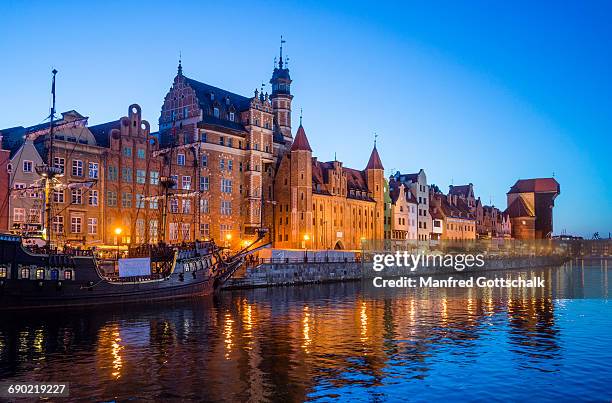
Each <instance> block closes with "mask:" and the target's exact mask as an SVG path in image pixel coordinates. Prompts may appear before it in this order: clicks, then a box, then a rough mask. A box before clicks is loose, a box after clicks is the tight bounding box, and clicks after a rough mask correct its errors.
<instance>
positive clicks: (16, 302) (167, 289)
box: [0, 273, 214, 311]
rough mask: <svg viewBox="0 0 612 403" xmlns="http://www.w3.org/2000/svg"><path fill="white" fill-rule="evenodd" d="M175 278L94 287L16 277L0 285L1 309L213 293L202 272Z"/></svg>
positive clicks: (138, 300) (66, 305)
mask: <svg viewBox="0 0 612 403" xmlns="http://www.w3.org/2000/svg"><path fill="white" fill-rule="evenodd" d="M172 277H176V278H172ZM172 277H171V278H169V279H167V280H161V281H158V282H149V283H140V284H139V283H135V284H112V283H108V282H104V283H100V284H97V285H95V286H93V287H91V286H89V284H88V283H86V284H79V283H73V284H67V282H63V283H62V285H61V286H59V285H58V282H57V281H43V282H42V284H41V282H37V281H31V280H15V281H11V282H10V283H6V282H5V284H4V285H1V286H0V311H1V310H16V309H31V308H60V307H79V306H96V305H106V304H133V303H145V302H154V301H160V300H167V299H176V298H187V297H193V296H201V295H208V294H212V293H213V292H214V279H213V278H212V277H207V278H204V276H203V275H202V274H200V273H196V278H195V279H194V278H193V277H192V276H191V275H188V276H185V278H184V280H183V281H181V280H180V279H179V278H178V276H172Z"/></svg>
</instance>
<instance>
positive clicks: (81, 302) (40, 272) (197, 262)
mask: <svg viewBox="0 0 612 403" xmlns="http://www.w3.org/2000/svg"><path fill="white" fill-rule="evenodd" d="M166 261H168V264H170V265H171V270H170V271H169V273H168V274H167V275H166V276H164V277H157V278H155V276H140V277H128V278H114V279H111V278H109V277H107V276H106V275H104V274H102V271H101V269H100V267H99V265H98V263H97V261H96V259H95V258H94V257H93V256H92V255H88V256H75V255H53V256H47V255H36V254H32V253H30V252H28V251H26V250H25V249H24V248H23V247H22V246H21V243H20V242H19V240H18V239H14V238H12V237H4V239H3V238H2V237H1V236H0V275H1V276H0V311H6V310H19V309H32V308H40V309H43V308H61V307H81V306H96V305H105V304H133V303H143V302H144V303H146V302H153V301H159V300H167V299H176V298H187V297H192V296H201V295H207V294H211V293H213V292H214V290H215V288H218V285H219V283H220V281H219V279H220V277H221V276H222V275H223V273H227V270H228V269H230V270H231V269H232V268H233V267H234V266H238V265H240V264H241V262H242V261H241V260H240V259H236V260H234V261H233V262H232V263H222V262H220V261H219V259H217V258H216V257H214V256H213V255H212V253H202V252H199V251H196V250H177V251H176V252H175V253H174V252H173V253H172V255H171V259H167V260H166ZM158 276H159V275H158Z"/></svg>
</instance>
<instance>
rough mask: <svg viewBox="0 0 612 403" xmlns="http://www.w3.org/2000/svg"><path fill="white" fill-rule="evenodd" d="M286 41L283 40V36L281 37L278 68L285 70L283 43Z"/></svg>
mask: <svg viewBox="0 0 612 403" xmlns="http://www.w3.org/2000/svg"><path fill="white" fill-rule="evenodd" d="M285 42H286V41H285V40H284V39H283V36H282V35H281V40H280V59H279V60H278V68H279V69H282V68H283V43H285Z"/></svg>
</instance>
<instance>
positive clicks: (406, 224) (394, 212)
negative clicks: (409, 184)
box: [389, 180, 418, 246]
mask: <svg viewBox="0 0 612 403" xmlns="http://www.w3.org/2000/svg"><path fill="white" fill-rule="evenodd" d="M389 194H390V196H391V234H390V239H391V240H392V241H395V242H393V243H394V244H397V245H398V246H405V243H402V242H401V241H408V240H410V241H416V240H417V221H418V220H417V207H418V204H417V202H416V200H415V197H414V195H413V194H412V192H411V191H410V190H408V189H407V188H406V186H405V185H404V184H402V183H400V184H398V183H396V182H395V181H394V180H393V181H392V182H391V183H390V185H389Z"/></svg>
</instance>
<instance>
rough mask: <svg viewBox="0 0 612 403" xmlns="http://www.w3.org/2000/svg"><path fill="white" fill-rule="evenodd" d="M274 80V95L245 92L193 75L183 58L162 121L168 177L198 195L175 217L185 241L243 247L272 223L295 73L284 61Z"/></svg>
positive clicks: (288, 130)
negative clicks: (209, 240) (291, 73)
mask: <svg viewBox="0 0 612 403" xmlns="http://www.w3.org/2000/svg"><path fill="white" fill-rule="evenodd" d="M270 82H271V84H272V94H271V95H268V94H267V93H263V92H260V91H258V90H255V92H254V96H252V97H245V96H242V95H238V94H234V93H232V92H229V91H226V90H223V89H220V88H217V87H214V86H211V85H208V84H205V83H202V82H200V81H196V80H194V79H191V78H188V77H186V76H185V75H184V74H183V69H182V65H181V64H180V63H179V67H178V72H177V75H176V76H175V78H174V82H173V85H172V88H171V89H170V91H169V92H168V94H167V95H166V97H165V99H164V104H163V106H162V111H161V116H160V119H159V127H160V133H159V138H160V143H161V147H162V150H161V151H160V154H161V155H163V156H164V158H165V161H166V162H165V164H164V167H165V169H164V171H163V175H164V176H169V177H171V178H173V179H174V180H175V181H176V182H177V188H178V189H179V190H181V191H183V192H185V191H187V192H189V191H192V193H195V195H194V196H193V197H183V198H182V199H183V200H182V201H181V202H180V203H179V206H178V208H176V207H173V209H174V210H173V211H172V213H174V214H171V215H170V216H169V219H168V220H169V226H170V227H172V228H177V227H178V224H179V222H180V226H181V228H182V229H181V236H180V239H179V240H192V239H194V238H195V239H202V238H212V239H217V240H219V239H222V240H224V242H227V243H230V244H232V245H236V244H237V243H238V242H240V241H243V242H244V241H249V240H251V239H253V238H254V237H255V234H256V230H257V229H258V228H259V227H261V226H262V225H263V226H267V227H270V226H271V225H272V222H271V218H269V217H270V216H271V215H272V214H271V213H272V206H273V202H274V195H273V180H274V175H275V170H276V169H275V168H276V161H277V159H278V157H279V156H280V155H282V154H283V153H284V152H285V151H286V149H287V147H288V146H289V145H290V144H291V140H292V137H291V100H292V98H293V97H292V95H291V93H290V84H291V79H290V77H289V69H287V68H285V67H283V62H282V60H281V62H279V64H278V66H276V67H275V69H274V72H273V75H272V79H271V80H270ZM193 191H195V192H193ZM177 193H178V192H177ZM185 207H187V210H185ZM262 209H265V212H264V214H263V215H262ZM265 219H267V220H268V221H267V222H265V221H264V222H262V220H265ZM177 221H178V222H177ZM191 222H193V223H194V224H195V225H194V228H189V227H188V226H189V225H190V223H191ZM175 233H176V230H171V231H170V234H169V235H170V236H169V239H170V240H176V236H175Z"/></svg>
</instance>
